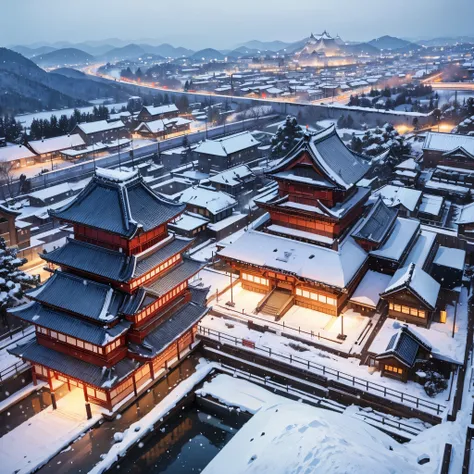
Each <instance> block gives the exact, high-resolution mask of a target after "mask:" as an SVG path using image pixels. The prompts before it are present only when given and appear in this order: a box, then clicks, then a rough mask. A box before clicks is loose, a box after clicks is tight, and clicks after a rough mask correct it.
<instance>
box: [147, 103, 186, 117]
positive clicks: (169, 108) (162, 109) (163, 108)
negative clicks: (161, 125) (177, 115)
mask: <svg viewBox="0 0 474 474" xmlns="http://www.w3.org/2000/svg"><path fill="white" fill-rule="evenodd" d="M143 109H144V110H146V111H147V112H148V113H149V114H150V115H152V116H153V115H162V114H169V113H172V112H173V113H174V112H179V110H178V107H176V105H175V104H167V105H158V106H156V107H153V106H151V105H146V106H143Z"/></svg>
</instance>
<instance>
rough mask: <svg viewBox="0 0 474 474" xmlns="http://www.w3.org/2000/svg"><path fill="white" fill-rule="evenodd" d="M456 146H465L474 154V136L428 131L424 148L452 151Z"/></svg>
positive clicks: (444, 151)
mask: <svg viewBox="0 0 474 474" xmlns="http://www.w3.org/2000/svg"><path fill="white" fill-rule="evenodd" d="M456 148H463V149H464V150H465V151H467V152H468V153H469V154H471V155H474V137H470V136H468V135H458V134H453V133H440V132H428V133H427V134H426V138H425V143H424V144H423V150H433V151H441V152H443V153H447V152H451V151H453V150H455V149H456Z"/></svg>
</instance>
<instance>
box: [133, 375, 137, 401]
mask: <svg viewBox="0 0 474 474" xmlns="http://www.w3.org/2000/svg"><path fill="white" fill-rule="evenodd" d="M132 381H133V393H134V394H135V397H138V391H137V381H136V380H135V374H133V375H132Z"/></svg>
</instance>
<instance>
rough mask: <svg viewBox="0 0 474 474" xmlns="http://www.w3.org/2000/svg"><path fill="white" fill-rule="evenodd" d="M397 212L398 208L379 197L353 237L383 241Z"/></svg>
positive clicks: (377, 241)
mask: <svg viewBox="0 0 474 474" xmlns="http://www.w3.org/2000/svg"><path fill="white" fill-rule="evenodd" d="M397 214H398V211H397V210H396V209H393V208H389V207H388V206H387V205H386V204H385V203H384V201H383V200H382V199H381V198H379V199H377V201H376V202H375V204H374V205H373V206H372V209H371V210H370V211H369V213H368V214H367V216H366V217H364V218H363V219H362V221H361V223H360V224H359V225H358V226H357V227H356V229H355V231H354V232H353V233H352V237H354V238H356V239H363V240H368V241H369V242H374V243H381V242H382V241H383V240H384V239H385V237H386V236H387V234H388V232H389V231H390V229H391V228H392V226H393V224H394V222H395V219H396V218H397Z"/></svg>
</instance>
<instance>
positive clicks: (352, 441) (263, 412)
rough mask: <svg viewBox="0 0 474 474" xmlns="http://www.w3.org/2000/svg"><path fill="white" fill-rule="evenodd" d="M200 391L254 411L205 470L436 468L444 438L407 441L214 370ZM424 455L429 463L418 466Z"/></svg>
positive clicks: (287, 472)
mask: <svg viewBox="0 0 474 474" xmlns="http://www.w3.org/2000/svg"><path fill="white" fill-rule="evenodd" d="M197 393H198V394H200V395H203V396H204V395H211V396H212V397H213V398H215V399H217V400H219V401H220V402H221V403H223V404H226V405H228V406H230V407H234V408H237V409H239V410H244V411H247V412H249V413H252V414H254V416H253V417H252V418H251V420H250V421H248V422H247V423H246V424H245V425H244V426H243V427H242V429H241V430H240V431H239V432H238V433H237V434H236V435H235V437H234V438H233V439H232V440H231V441H230V442H229V443H228V444H227V445H226V446H225V447H224V448H223V449H222V450H221V451H220V453H219V454H218V455H217V456H216V457H215V458H214V459H213V460H212V461H211V462H210V463H209V465H208V466H207V467H206V468H205V469H204V471H203V472H204V474H221V473H224V472H225V473H227V474H233V473H235V474H237V473H238V474H243V473H259V474H265V473H268V474H294V473H301V474H303V473H312V472H321V473H335V474H337V473H341V474H342V473H345V474H346V473H351V474H359V473H360V474H362V473H364V474H365V473H370V472H373V473H378V474H379V473H380V474H385V473H387V474H389V473H390V474H395V473H397V474H398V473H400V474H402V473H408V472H410V473H433V474H434V473H437V472H438V468H439V464H440V461H441V456H442V452H443V448H444V442H445V440H444V439H443V438H442V437H441V436H433V435H432V433H433V432H434V433H436V432H437V431H440V430H439V429H438V427H435V428H431V429H428V430H426V431H425V432H424V433H422V434H420V435H418V437H417V438H415V439H414V440H412V441H410V442H409V443H406V444H400V443H398V442H397V441H395V440H394V439H393V438H391V437H390V436H388V435H387V434H385V433H382V432H381V431H379V430H377V429H376V428H374V427H371V426H369V425H368V424H366V423H364V422H363V421H361V420H359V419H355V418H354V417H353V416H351V412H352V410H351V409H348V410H347V411H346V412H344V413H343V414H340V413H334V412H331V411H328V410H324V409H322V408H315V407H312V406H309V405H306V404H302V403H299V402H294V401H288V400H287V399H285V398H284V397H281V396H279V395H275V394H273V393H271V392H269V391H267V390H266V389H264V388H261V387H259V386H257V385H254V384H252V383H250V382H247V381H244V380H239V379H235V378H233V377H230V376H228V375H222V374H219V375H217V376H216V377H215V378H213V379H212V381H211V382H206V383H205V384H204V386H203V388H202V389H201V390H199V391H198V392H197ZM424 456H428V457H429V459H430V462H429V463H427V464H425V465H419V464H418V460H419V459H421V458H422V457H424Z"/></svg>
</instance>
